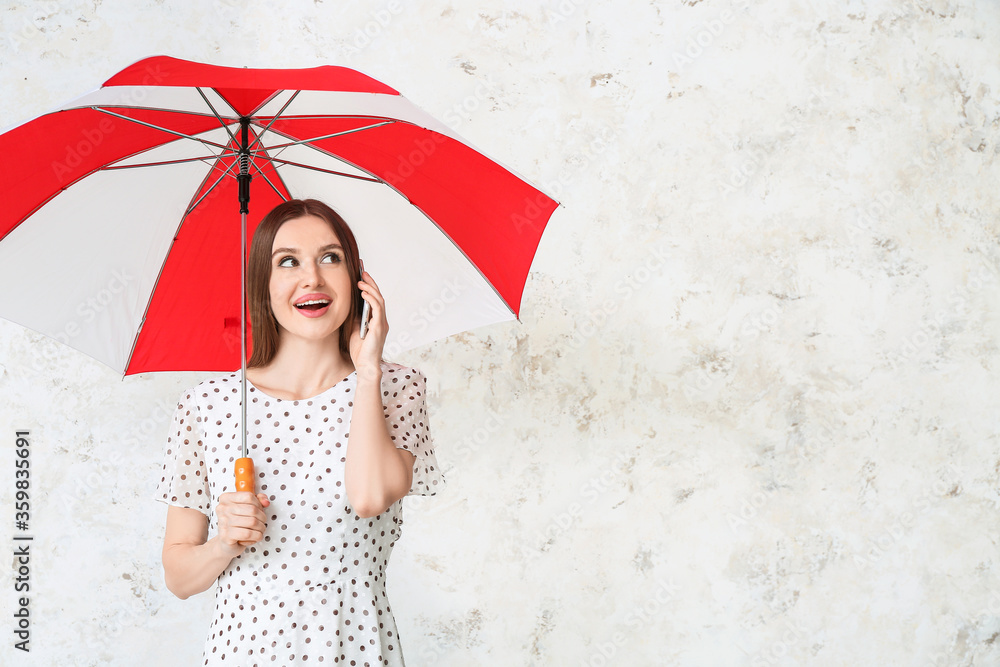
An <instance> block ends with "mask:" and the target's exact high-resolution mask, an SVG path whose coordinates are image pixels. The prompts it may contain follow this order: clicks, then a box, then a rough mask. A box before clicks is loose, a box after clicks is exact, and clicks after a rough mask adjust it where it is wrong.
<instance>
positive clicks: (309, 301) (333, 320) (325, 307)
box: [269, 215, 354, 345]
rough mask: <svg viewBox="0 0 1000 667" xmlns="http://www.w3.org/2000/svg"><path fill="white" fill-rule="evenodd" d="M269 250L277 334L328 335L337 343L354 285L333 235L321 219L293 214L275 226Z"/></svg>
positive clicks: (348, 310) (304, 336)
mask: <svg viewBox="0 0 1000 667" xmlns="http://www.w3.org/2000/svg"><path fill="white" fill-rule="evenodd" d="M272 253H273V254H272V256H271V280H270V284H269V291H270V295H271V310H272V311H273V312H274V317H275V319H276V320H277V321H278V334H279V336H280V337H281V338H284V337H286V336H289V335H292V336H298V337H301V338H306V339H309V340H322V339H325V338H328V337H330V336H333V339H334V345H336V344H337V343H336V340H337V338H336V336H337V334H338V332H339V330H340V327H341V325H343V324H344V322H345V320H346V319H347V315H348V313H350V312H351V293H352V290H353V288H354V280H353V278H352V277H351V275H350V274H349V273H348V269H347V262H346V260H345V254H344V249H343V248H342V247H341V245H340V239H339V238H337V234H336V233H335V232H334V231H333V229H331V228H330V225H328V224H327V223H326V221H324V220H323V219H322V218H318V217H316V216H313V215H307V216H304V217H301V218H293V219H292V220H289V221H287V222H285V223H284V224H282V225H281V227H279V228H278V232H277V234H276V235H275V237H274V245H273V246H272Z"/></svg>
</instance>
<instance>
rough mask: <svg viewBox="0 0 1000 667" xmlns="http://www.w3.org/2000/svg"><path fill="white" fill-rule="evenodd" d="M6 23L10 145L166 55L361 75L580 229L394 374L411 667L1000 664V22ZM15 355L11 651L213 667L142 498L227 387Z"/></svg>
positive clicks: (6, 462)
mask: <svg viewBox="0 0 1000 667" xmlns="http://www.w3.org/2000/svg"><path fill="white" fill-rule="evenodd" d="M404 4H405V6H404ZM0 9H2V11H0V90H2V91H3V94H2V95H0V126H4V125H9V124H12V123H14V122H17V121H19V120H22V119H24V118H27V117H31V116H33V115H36V114H39V113H41V112H43V111H45V110H47V109H49V108H51V107H52V106H54V105H56V104H57V103H59V102H62V101H65V100H67V99H70V98H72V97H75V96H77V95H79V94H82V93H83V92H86V91H88V90H90V89H91V88H93V87H96V86H97V85H99V84H100V82H101V81H103V80H104V79H105V78H107V77H108V76H109V75H110V74H112V73H113V72H116V71H118V70H119V69H121V68H122V67H124V66H125V65H127V64H129V63H131V62H133V61H135V60H138V59H140V58H142V57H144V56H147V55H151V54H157V53H162V54H167V55H174V56H177V57H182V58H188V59H192V60H200V61H210V62H214V63H217V64H223V65H232V66H242V65H246V66H249V67H311V66H315V65H319V64H341V65H346V66H351V67H355V68H357V69H360V70H362V71H364V72H366V73H369V74H371V75H373V76H375V77H376V78H379V79H381V80H383V81H385V82H387V83H388V84H390V85H392V86H394V87H396V88H397V89H399V90H400V91H401V92H402V93H403V94H404V95H406V96H407V97H408V98H410V99H411V100H413V101H414V102H416V103H417V104H419V105H420V106H422V107H423V108H425V109H426V110H427V111H429V112H430V113H432V114H434V115H435V116H438V117H439V118H442V119H445V120H446V121H448V122H449V123H450V124H451V125H453V126H454V127H455V128H456V129H457V130H458V131H459V132H460V133H462V134H463V135H464V136H466V137H467V138H468V139H469V140H471V141H472V142H473V143H474V144H475V145H477V146H478V147H480V148H481V149H483V150H484V151H486V152H487V153H488V154H490V155H492V156H494V157H496V158H498V159H500V160H501V161H502V162H504V163H506V164H509V165H512V166H514V167H515V168H516V169H517V170H518V171H519V172H520V173H522V174H524V175H525V176H527V177H529V178H531V179H533V180H534V181H535V182H537V183H539V184H540V185H542V186H543V187H546V188H548V189H549V190H550V191H553V192H554V194H556V195H557V196H558V198H559V199H560V200H561V201H562V202H563V203H564V208H562V209H561V210H560V211H559V212H558V213H557V215H556V216H555V218H554V219H553V220H552V223H551V225H550V228H549V229H548V231H547V232H546V235H545V237H544V238H543V239H542V243H541V247H540V249H539V253H538V255H537V257H536V260H535V263H534V265H533V271H532V274H531V276H530V278H529V281H528V284H527V288H526V290H525V294H524V302H523V310H522V316H521V322H520V323H511V324H505V325H498V326H493V327H488V328H484V329H481V330H477V331H474V332H471V333H468V334H464V335H460V336H456V337H453V338H451V339H449V340H446V341H442V342H439V343H438V344H435V345H432V346H430V347H427V348H423V349H420V350H416V351H413V352H412V353H409V354H406V355H403V356H402V357H401V358H400V359H398V360H399V361H405V362H406V363H410V364H412V365H415V366H418V367H420V368H422V369H423V370H424V371H425V372H426V374H427V376H428V378H429V380H430V386H431V395H430V410H431V424H432V427H433V432H434V435H435V439H436V442H437V447H438V453H439V454H438V455H439V457H440V460H441V462H442V464H443V466H444V467H445V468H446V470H447V473H448V479H449V486H448V488H447V492H446V493H445V494H443V495H442V496H440V497H438V498H434V499H426V500H423V499H419V500H418V501H417V502H413V501H412V499H411V500H408V501H407V507H406V526H405V528H404V536H403V539H402V541H401V542H400V543H399V544H398V545H397V547H396V552H395V554H394V555H393V560H392V565H391V567H390V575H389V586H390V597H391V600H392V606H393V610H394V613H395V615H396V619H397V621H398V623H399V625H400V632H401V635H402V641H403V646H404V650H405V654H406V656H407V658H408V663H409V664H412V665H414V666H417V667H419V666H420V665H447V666H461V667H464V666H467V665H496V666H503V667H507V666H509V665H573V666H574V667H576V666H584V665H589V666H593V667H599V666H601V665H797V664H811V665H887V664H894V665H920V666H921V667H923V666H925V665H996V664H1000V641H997V638H998V636H1000V634H998V633H1000V571H998V567H997V548H998V539H1000V530H998V527H997V520H998V511H997V510H998V503H1000V473H998V471H1000V453H998V444H1000V443H998V438H997V434H998V432H1000V416H998V415H1000V409H998V407H1000V406H998V402H1000V400H998V396H1000V381H998V379H997V373H998V371H1000V352H998V349H997V336H998V334H1000V316H998V313H1000V309H998V307H997V303H998V298H1000V247H998V241H1000V236H998V234H1000V220H998V216H1000V207H998V199H997V192H998V183H1000V170H998V166H997V158H996V156H997V152H998V150H1000V148H998V142H997V139H998V122H1000V108H998V103H1000V98H998V95H1000V67H998V65H1000V56H998V54H1000V15H998V9H997V6H996V4H995V3H992V2H988V1H985V0H984V1H982V2H974V1H972V0H964V1H956V2H948V1H946V0H919V1H916V2H857V1H856V2H828V3H823V2H819V1H818V0H817V1H813V2H809V1H806V0H800V1H795V0H775V1H763V0H762V1H760V2H742V1H737V2H726V1H725V0H704V1H699V0H689V1H688V2H684V3H680V2H678V3H667V2H653V3H648V2H633V1H624V2H615V3H611V2H608V1H601V2H598V1H596V0H595V1H591V2H587V1H583V0H561V1H560V2H556V1H555V0H553V1H548V2H540V3H535V2H516V1H509V2H504V1H502V0H484V1H483V2H477V3H467V4H460V3H457V2H456V3H451V4H449V3H443V2H433V3H430V2H420V3H402V2H400V4H396V3H395V2H356V3H350V2H347V3H334V2H322V1H321V0H317V1H316V2H311V1H310V2H290V1H287V0H283V1H282V2H277V1H272V2H261V3H252V4H251V3H247V6H245V7H244V3H240V2H236V1H235V0H230V1H224V2H223V1H219V0H215V1H214V2H213V1H211V0H210V1H209V2H207V3H195V2H193V0H192V1H191V2H184V3H182V2H154V1H151V0H141V1H136V2H126V1H125V0H117V1H110V2H109V1H104V2H87V3H84V2H73V1H67V2H62V1H60V2H58V3H56V2H39V3H30V4H29V3H26V2H14V3H11V2H10V1H9V0H8V1H7V2H4V3H3V6H2V7H0ZM380 20H381V23H380V22H379V21H380ZM383 24H384V25H383ZM366 29H367V31H368V33H369V35H368V36H366V34H365V30H366ZM3 157H4V156H0V159H2V158H3ZM57 242H58V239H53V243H57ZM37 270H38V271H45V270H46V258H45V257H38V258H37ZM24 279H25V280H26V281H27V280H31V276H30V275H26V276H25V277H24ZM16 288H17V286H16V285H3V286H2V289H16ZM389 320H390V325H391V324H392V317H391V313H390V314H389ZM0 363H2V367H3V368H2V373H0V401H2V402H0V406H2V407H0V442H2V443H3V444H2V447H0V499H2V507H3V508H4V510H3V511H4V516H3V517H0V519H2V520H0V548H2V549H3V550H5V551H6V550H7V549H8V548H9V547H10V545H11V544H12V541H11V534H12V527H11V523H12V519H13V517H12V516H11V514H12V512H11V507H12V503H13V489H12V487H13V473H12V466H13V439H14V435H13V434H14V430H15V428H28V429H30V430H31V432H32V438H33V440H32V441H33V443H34V444H33V447H34V455H33V459H32V462H33V470H34V477H33V482H34V490H33V493H34V496H35V502H34V507H35V510H34V516H33V524H32V532H33V534H34V535H35V536H36V541H35V543H34V549H35V557H34V560H33V566H32V567H33V569H32V572H33V583H34V589H33V591H32V603H31V604H32V607H31V608H32V612H33V629H34V635H33V644H32V646H33V651H32V653H31V654H30V656H22V655H20V654H15V652H14V651H12V650H11V648H10V645H11V644H12V639H11V634H10V632H9V629H11V628H12V626H13V623H12V620H11V618H10V613H11V609H12V607H13V604H14V599H15V594H14V592H13V583H12V581H11V577H12V569H11V568H9V567H7V566H6V565H2V566H0V581H2V584H0V637H3V638H4V639H3V642H4V644H3V646H2V647H0V662H3V664H26V665H28V664H30V665H54V664H60V665H66V664H73V665H107V664H111V665H129V666H131V665H136V664H146V665H188V664H191V665H193V664H196V663H197V659H198V656H199V654H200V648H201V643H202V640H203V637H204V632H205V630H206V629H207V624H208V619H209V614H210V611H211V608H212V600H211V594H210V593H208V594H204V595H202V596H200V597H197V598H193V599H191V600H188V601H184V602H181V601H179V600H177V599H175V598H174V597H173V596H172V595H171V594H170V593H169V592H168V591H167V590H166V589H165V587H164V585H163V581H162V571H161V567H160V563H159V550H160V544H161V542H160V540H161V536H162V529H163V519H164V515H165V508H164V506H163V505H161V504H159V503H155V502H153V501H151V500H150V497H151V495H152V492H153V489H154V487H155V482H156V480H157V479H158V466H159V465H160V458H161V453H162V448H163V441H164V439H165V437H166V429H167V425H168V418H169V413H170V410H171V409H172V407H173V402H174V401H175V399H176V398H177V396H178V395H179V393H180V391H181V390H182V389H184V388H186V387H189V386H191V385H193V384H194V383H195V382H197V381H198V380H200V379H201V378H202V377H205V375H196V374H165V375H148V376H140V377H130V378H127V379H125V380H124V381H122V380H120V379H119V378H118V377H117V376H116V375H115V374H113V373H112V372H110V371H108V370H107V369H106V368H104V367H102V366H99V365H97V364H96V363H94V362H91V361H90V360H89V359H88V358H86V357H84V356H82V355H80V354H78V353H76V352H74V351H72V350H70V349H68V348H66V347H63V346H61V345H59V344H56V343H53V342H52V341H50V340H48V339H45V338H42V337H40V336H37V335H35V334H33V333H31V332H29V331H26V330H24V329H22V328H20V327H18V326H15V325H13V324H10V323H6V322H0ZM118 452H120V454H117V458H115V457H116V453H118ZM3 562H4V563H7V562H9V561H7V559H3Z"/></svg>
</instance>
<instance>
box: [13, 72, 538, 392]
mask: <svg viewBox="0 0 1000 667" xmlns="http://www.w3.org/2000/svg"><path fill="white" fill-rule="evenodd" d="M244 127H245V128H246V136H247V137H248V143H247V144H246V145H245V147H246V148H247V149H249V157H248V159H247V165H246V167H247V170H248V173H249V174H250V176H251V177H252V179H251V184H250V189H251V192H250V214H249V217H248V222H247V226H248V229H247V234H248V235H252V234H253V230H254V229H255V228H256V224H257V222H259V220H260V219H261V218H263V216H264V215H265V214H266V213H267V212H268V211H269V210H270V209H271V208H273V207H274V206H275V205H276V204H278V203H280V202H281V201H283V200H287V199H292V198H299V199H301V198H317V199H321V200H323V201H325V202H326V203H328V204H330V205H331V206H332V207H333V208H334V209H336V210H337V211H338V212H339V213H340V214H341V215H342V216H343V217H344V219H345V220H346V221H347V222H348V224H350V225H351V228H352V229H353V231H354V233H355V235H356V237H357V240H358V245H359V248H360V250H361V256H362V258H363V259H364V260H365V268H366V269H367V270H368V271H369V272H370V273H371V274H372V276H373V277H374V279H375V280H376V281H377V282H378V284H379V287H380V289H381V291H382V293H383V295H384V297H385V300H386V311H387V313H388V316H389V324H390V331H389V337H388V339H387V341H386V351H387V352H388V353H392V352H397V351H402V350H405V349H408V348H411V347H416V346H418V345H422V344H426V343H428V342H431V341H433V340H436V339H438V338H441V337H444V336H447V335H450V334H453V333H457V332H460V331H464V330H467V329H470V328H474V327H478V326H483V325H486V324H491V323H495V322H500V321H505V320H510V319H513V318H515V317H516V316H517V314H518V312H519V310H520V302H521V294H522V291H523V288H524V283H525V281H526V279H527V273H528V269H529V268H530V266H531V261H532V258H533V257H534V254H535V250H536V248H537V246H538V242H539V239H540V237H541V234H542V232H543V230H544V228H545V225H546V223H547V222H548V220H549V218H550V216H551V214H552V212H553V211H554V210H555V208H556V206H557V205H558V204H557V202H555V201H554V200H553V199H551V198H550V197H548V196H547V195H545V194H544V193H542V192H541V191H539V190H538V189H537V188H535V187H533V186H532V185H531V184H529V183H527V182H526V181H525V180H524V179H522V178H521V177H519V176H518V175H516V174H515V173H513V172H512V171H511V170H510V169H507V168H505V167H503V166H502V165H500V164H498V163H497V162H495V161H493V160H491V159H489V158H487V157H486V156H484V155H483V154H482V153H481V152H479V151H478V150H476V149H475V148H474V147H472V146H470V145H469V144H468V142H466V141H464V140H463V139H462V138H461V137H459V136H458V135H457V134H456V133H454V132H453V131H452V130H451V129H450V128H449V127H447V126H446V125H444V124H442V123H440V122H438V121H436V120H435V119H433V118H432V117H430V116H429V115H428V114H426V113H425V112H423V111H421V110H420V109H419V108H417V107H416V106H414V105H413V104H412V103H410V102H409V101H407V100H406V99H405V98H403V97H402V96H401V95H400V94H399V93H398V92H396V91H395V90H393V89H392V88H390V87H388V86H386V85H385V84H382V83H380V82H378V81H376V80H375V79H372V78H371V77H368V76H366V75H364V74H361V73H359V72H356V71H354V70H350V69H347V68H343V67H333V66H326V67H317V68H313V69H301V70H252V69H240V68H229V67H218V66H213V65H205V64H200V63H193V62H188V61H183V60H178V59H174V58H168V57H154V58H148V59H145V60H142V61H140V62H138V63H136V64H134V65H132V66H130V67H128V68H126V69H124V70H123V71H121V72H119V73H118V74H116V75H115V76H113V77H111V79H109V80H108V81H107V82H106V83H105V84H104V85H103V86H101V88H99V89H98V90H95V91H93V92H92V93H89V94H87V95H84V96H82V97H80V98H77V99H76V100H73V101H72V102H70V103H68V104H65V105H62V106H61V107H60V108H59V109H58V110H55V111H52V112H50V113H46V114H44V115H42V116H39V117H37V118H35V119H32V120H30V121H27V122H25V123H22V124H20V125H17V126H14V127H12V128H9V129H7V130H6V131H4V132H3V134H0V155H3V157H4V159H3V162H2V164H0V179H2V183H3V187H4V190H5V196H4V203H3V206H2V210H0V286H2V288H0V317H3V318H5V319H8V320H11V321H13V322H16V323H18V324H21V325H22V326H25V327H28V328H30V329H33V330H35V331H38V332H40V333H43V334H45V335H48V336H51V337H53V338H55V339H57V340H60V341H62V342H64V343H67V344H69V345H71V346H72V347H74V348H76V349H78V350H80V351H82V352H84V353H86V354H88V355H89V356H91V357H93V358H94V359H96V360H98V361H101V362H103V363H104V364H106V365H108V366H109V367H111V368H113V369H115V370H116V371H118V372H121V373H122V374H123V375H130V374H134V373H143V372H150V371H169V370H201V371H225V370H232V369H234V368H238V367H239V366H240V365H241V359H240V343H241V334H240V327H241V324H242V323H243V321H244V319H243V317H244V315H245V314H244V313H243V312H242V311H243V307H242V306H241V304H240V301H241V281H240V277H239V276H240V268H241V264H240V255H241V228H240V227H241V223H240V207H239V204H238V184H237V175H238V174H239V173H240V164H239V162H240V159H239V153H240V150H239V149H240V146H241V143H240V140H241V138H242V130H243V128H244Z"/></svg>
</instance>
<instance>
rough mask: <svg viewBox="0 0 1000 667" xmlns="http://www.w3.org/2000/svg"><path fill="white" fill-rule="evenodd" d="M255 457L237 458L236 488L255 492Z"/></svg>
mask: <svg viewBox="0 0 1000 667" xmlns="http://www.w3.org/2000/svg"><path fill="white" fill-rule="evenodd" d="M253 482H254V480H253V459H251V458H248V457H243V458H239V459H236V490H237V491H249V492H250V493H253V492H254V488H253V486H254V484H253Z"/></svg>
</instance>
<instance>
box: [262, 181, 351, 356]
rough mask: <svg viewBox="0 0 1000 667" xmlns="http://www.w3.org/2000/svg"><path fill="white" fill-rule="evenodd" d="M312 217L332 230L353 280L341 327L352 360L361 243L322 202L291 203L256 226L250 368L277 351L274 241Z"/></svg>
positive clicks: (344, 347)
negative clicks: (348, 307)
mask: <svg viewBox="0 0 1000 667" xmlns="http://www.w3.org/2000/svg"><path fill="white" fill-rule="evenodd" d="M307 215H313V216H316V217H317V218H320V219H322V220H324V221H326V223H327V224H328V225H330V229H332V230H333V232H334V234H336V235H337V238H338V239H339V240H340V245H342V246H343V247H344V259H345V261H346V262H347V270H348V273H350V275H351V276H352V278H353V281H354V282H353V286H352V289H351V310H350V312H349V313H348V314H347V319H346V320H345V321H344V323H343V324H342V325H341V327H340V341H339V342H340V351H341V353H342V354H344V355H347V357H348V358H350V354H351V351H350V350H351V348H350V343H351V332H352V330H353V328H354V321H355V320H356V319H357V318H358V316H359V314H360V313H361V305H362V298H361V290H360V289H358V281H359V280H361V260H360V259H359V255H358V242H357V241H356V240H355V239H354V232H352V231H351V228H350V227H349V226H348V225H347V223H346V222H344V219H343V218H342V217H340V215H339V214H338V213H337V212H336V211H334V210H333V209H332V208H330V207H329V206H327V205H326V204H324V203H323V202H321V201H318V200H316V199H290V200H288V201H286V202H283V203H281V204H278V205H277V206H275V207H274V208H273V209H272V210H271V212H270V213H268V214H267V215H266V216H264V219H263V220H261V221H260V224H259V225H257V230H256V231H255V232H254V234H253V240H252V241H251V243H250V257H249V260H248V264H247V301H249V308H250V335H251V336H252V337H253V350H252V352H251V354H250V359H249V360H248V361H247V368H257V367H259V366H266V365H267V364H269V363H271V360H272V359H273V358H274V355H275V354H276V353H277V351H278V338H279V334H278V320H276V319H275V317H274V312H273V311H272V310H271V292H270V289H269V287H270V284H271V250H272V248H273V247H274V237H275V236H276V235H277V233H278V228H279V227H281V226H282V225H283V224H285V223H286V222H288V221H289V220H295V219H296V218H302V217H305V216H307Z"/></svg>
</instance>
